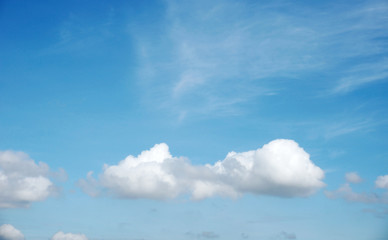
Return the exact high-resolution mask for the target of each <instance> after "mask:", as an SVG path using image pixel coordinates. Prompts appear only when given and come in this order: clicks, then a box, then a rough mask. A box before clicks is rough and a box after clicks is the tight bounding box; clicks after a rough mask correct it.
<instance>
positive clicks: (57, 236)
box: [51, 232, 88, 240]
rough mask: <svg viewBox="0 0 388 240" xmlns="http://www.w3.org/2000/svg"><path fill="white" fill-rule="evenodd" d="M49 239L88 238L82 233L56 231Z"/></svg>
mask: <svg viewBox="0 0 388 240" xmlns="http://www.w3.org/2000/svg"><path fill="white" fill-rule="evenodd" d="M51 240H88V238H87V237H86V236H85V235H84V234H74V233H64V232H57V233H56V234H54V236H52V238H51Z"/></svg>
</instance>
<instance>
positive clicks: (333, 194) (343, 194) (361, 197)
mask: <svg viewBox="0 0 388 240" xmlns="http://www.w3.org/2000/svg"><path fill="white" fill-rule="evenodd" d="M346 180H347V183H345V184H343V185H342V186H341V187H340V188H338V189H337V190H335V191H325V195H326V197H328V198H330V199H338V198H341V199H344V200H346V201H348V202H361V203H380V204H388V192H385V193H384V194H378V193H357V192H354V191H353V189H352V188H351V187H350V183H358V182H360V181H361V180H362V179H361V178H360V177H359V176H358V175H357V174H356V173H347V174H346ZM387 181H388V175H385V176H379V177H378V178H377V180H376V181H375V184H376V187H377V188H387V185H386V183H387ZM387 189H388V188H387Z"/></svg>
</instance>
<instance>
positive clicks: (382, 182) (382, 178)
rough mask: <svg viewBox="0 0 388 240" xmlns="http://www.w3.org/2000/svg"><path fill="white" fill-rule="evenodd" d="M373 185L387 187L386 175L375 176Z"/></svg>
mask: <svg viewBox="0 0 388 240" xmlns="http://www.w3.org/2000/svg"><path fill="white" fill-rule="evenodd" d="M375 185H376V187H377V188H385V189H388V175H384V176H379V177H377V179H376V181H375Z"/></svg>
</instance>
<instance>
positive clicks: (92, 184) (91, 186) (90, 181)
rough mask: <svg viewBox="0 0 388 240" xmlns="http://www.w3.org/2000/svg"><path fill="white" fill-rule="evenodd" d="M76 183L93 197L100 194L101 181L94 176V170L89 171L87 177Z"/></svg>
mask: <svg viewBox="0 0 388 240" xmlns="http://www.w3.org/2000/svg"><path fill="white" fill-rule="evenodd" d="M76 185H77V186H78V187H79V188H81V190H82V191H83V192H84V193H86V194H88V195H89V196H91V197H97V196H99V195H100V189H99V183H98V182H97V180H96V179H94V178H93V171H90V172H88V174H87V175H86V179H80V180H78V181H77V183H76Z"/></svg>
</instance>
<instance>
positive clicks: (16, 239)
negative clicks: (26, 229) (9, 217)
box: [0, 224, 24, 240]
mask: <svg viewBox="0 0 388 240" xmlns="http://www.w3.org/2000/svg"><path fill="white" fill-rule="evenodd" d="M0 240H24V235H23V234H22V233H21V232H20V231H19V230H18V229H16V228H15V227H14V226H12V225H10V224H3V225H1V226H0Z"/></svg>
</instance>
